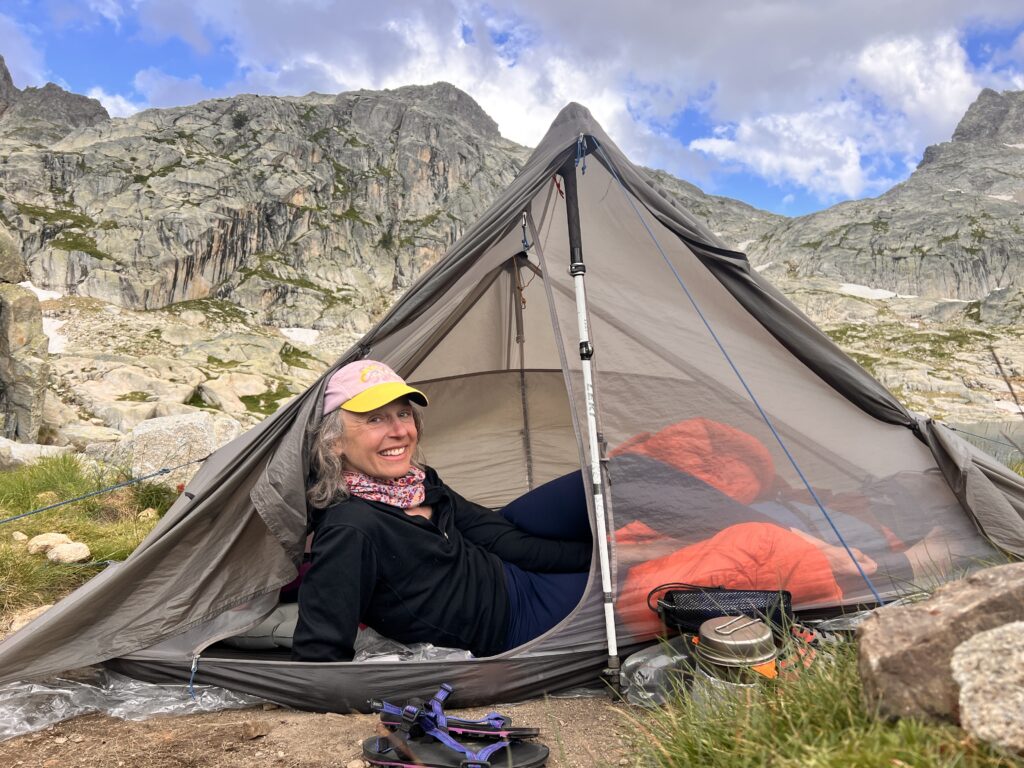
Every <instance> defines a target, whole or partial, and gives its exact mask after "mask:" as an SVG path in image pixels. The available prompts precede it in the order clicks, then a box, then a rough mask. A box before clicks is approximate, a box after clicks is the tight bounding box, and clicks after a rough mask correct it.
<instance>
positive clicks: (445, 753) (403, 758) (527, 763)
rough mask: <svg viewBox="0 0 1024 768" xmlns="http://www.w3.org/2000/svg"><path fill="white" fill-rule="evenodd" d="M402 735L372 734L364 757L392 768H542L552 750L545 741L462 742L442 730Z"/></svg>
mask: <svg viewBox="0 0 1024 768" xmlns="http://www.w3.org/2000/svg"><path fill="white" fill-rule="evenodd" d="M439 733H440V732H439ZM403 736H405V734H403V733H402V732H401V731H397V732H394V733H390V734H388V735H387V736H372V737H370V738H369V739H367V740H366V741H364V742H363V759H364V760H366V761H367V762H368V763H370V765H381V766H390V767H392V768H491V766H501V768H541V766H543V765H544V763H546V762H547V759H548V752H549V750H548V748H547V747H546V746H544V745H543V744H536V743H532V742H526V741H512V742H509V741H494V742H489V743H485V744H482V743H479V742H477V743H472V744H462V743H460V742H458V741H456V740H455V739H453V738H452V737H451V736H448V735H447V734H443V733H440V735H439V736H432V737H422V738H416V739H414V738H408V739H406V738H403ZM477 748H479V751H477ZM492 758H493V760H492Z"/></svg>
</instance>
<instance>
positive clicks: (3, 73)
mask: <svg viewBox="0 0 1024 768" xmlns="http://www.w3.org/2000/svg"><path fill="white" fill-rule="evenodd" d="M20 94H21V91H19V90H18V89H17V87H16V86H15V85H14V81H13V80H12V79H11V71H10V70H9V69H7V62H6V61H4V57H3V56H2V55H0V114H3V111H4V110H5V109H7V107H8V106H10V105H11V104H12V103H13V102H14V101H15V100H16V99H17V98H18V96H19V95H20Z"/></svg>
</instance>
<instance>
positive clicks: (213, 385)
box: [199, 373, 267, 413]
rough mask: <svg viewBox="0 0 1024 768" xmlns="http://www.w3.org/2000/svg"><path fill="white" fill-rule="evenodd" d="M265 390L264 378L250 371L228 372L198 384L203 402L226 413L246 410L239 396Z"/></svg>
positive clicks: (260, 393) (256, 393) (259, 393)
mask: <svg viewBox="0 0 1024 768" xmlns="http://www.w3.org/2000/svg"><path fill="white" fill-rule="evenodd" d="M266 391H267V381H266V379H264V378H263V377H262V376H258V375H256V374H251V373H229V374H226V375H224V376H218V377H217V378H216V379H210V380H209V381H206V382H204V383H203V384H201V385H200V386H199V395H200V397H202V398H203V400H204V401H205V402H207V403H209V404H210V405H212V406H213V407H214V408H219V409H220V410H222V411H227V412H228V413H244V412H246V411H247V410H248V408H246V405H245V403H243V402H242V400H241V399H240V398H242V397H247V396H251V395H262V394H263V393H264V392H266Z"/></svg>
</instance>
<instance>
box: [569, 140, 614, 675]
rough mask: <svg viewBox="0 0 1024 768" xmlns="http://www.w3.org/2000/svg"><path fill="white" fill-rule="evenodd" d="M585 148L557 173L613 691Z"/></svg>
mask: <svg viewBox="0 0 1024 768" xmlns="http://www.w3.org/2000/svg"><path fill="white" fill-rule="evenodd" d="M585 146H586V143H585V139H584V137H583V135H582V134H581V135H580V137H579V139H578V140H577V152H576V158H575V159H569V160H567V161H566V162H565V165H563V166H562V168H561V169H560V170H559V174H560V175H561V177H562V181H563V182H564V183H565V209H566V220H567V223H568V227H569V274H570V275H572V278H573V284H574V287H575V289H576V320H577V325H578V328H579V336H580V363H581V367H582V369H583V396H584V400H585V402H586V407H587V437H588V441H589V444H590V479H591V493H592V494H593V498H594V517H595V518H596V522H597V553H598V557H599V559H600V563H601V589H602V590H603V593H604V622H605V633H606V634H607V638H608V667H607V668H606V669H605V670H604V676H605V678H606V680H607V681H608V682H609V683H610V684H611V685H612V686H613V687H616V685H617V683H618V677H619V676H618V672H619V648H618V639H617V637H616V634H615V606H614V598H613V595H612V574H611V562H610V561H611V558H610V556H609V552H608V531H607V530H606V528H607V522H606V519H605V500H604V499H605V497H604V479H603V477H602V473H601V447H600V441H599V439H598V431H597V400H596V397H595V394H594V371H593V367H592V363H591V360H592V358H593V357H594V345H593V344H592V343H591V341H590V329H589V323H588V320H587V292H586V286H585V285H584V277H583V276H584V275H585V274H586V271H587V268H586V266H585V265H584V264H583V245H582V237H581V235H580V209H579V197H578V196H577V193H576V166H577V164H578V163H579V160H580V153H581V151H582V148H583V147H585Z"/></svg>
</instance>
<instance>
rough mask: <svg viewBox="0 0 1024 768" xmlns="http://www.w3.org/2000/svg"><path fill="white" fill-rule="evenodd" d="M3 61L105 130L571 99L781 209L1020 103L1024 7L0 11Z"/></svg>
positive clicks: (398, 4) (514, 120) (41, 0)
mask: <svg viewBox="0 0 1024 768" xmlns="http://www.w3.org/2000/svg"><path fill="white" fill-rule="evenodd" d="M0 54H2V55H4V56H5V58H6V60H7V63H8V66H9V68H10V70H11V72H12V75H13V77H14V81H15V84H16V85H18V86H19V87H25V86H29V85H41V84H43V83H45V82H46V81H48V80H52V81H54V82H57V83H58V84H60V85H63V86H64V87H66V88H69V89H70V90H74V91H76V92H79V93H87V94H90V95H92V96H95V97H96V98H99V99H100V100H101V101H102V102H103V103H104V105H105V106H106V107H107V109H108V111H110V112H111V114H112V115H115V116H127V115H130V114H131V113H133V112H134V111H138V110H140V109H144V108H147V107H166V106H177V105H181V104H188V103H193V102H195V101H198V100H200V99H203V98H212V97H220V96H227V95H232V94H236V93H241V92H256V93H267V94H303V93H307V92H309V91H312V90H316V91H320V92H326V93H335V92H339V91H345V90H351V89H356V88H389V87H396V86H399V85H406V84H412V83H430V82H435V81H437V80H447V81H448V82H451V83H453V84H455V85H456V86H458V87H460V88H462V89H463V90H465V91H466V92H468V93H469V94H470V95H472V96H473V97H474V98H475V99H476V100H477V101H478V102H479V103H480V104H481V106H482V107H483V108H484V109H485V110H486V111H487V112H488V114H490V115H491V116H492V117H494V118H495V120H497V121H498V124H499V126H500V128H501V131H502V133H503V134H504V135H505V136H506V137H508V138H510V139H513V140H514V141H518V142H520V143H523V144H527V145H533V144H535V143H536V142H537V141H538V140H539V139H540V137H541V136H542V135H543V133H544V131H545V130H546V129H547V127H548V125H549V124H550V122H551V120H552V119H553V117H554V115H555V114H556V113H557V111H558V109H560V108H561V107H562V106H564V104H565V103H566V102H568V101H578V102H580V103H582V104H585V105H586V106H588V107H589V108H590V109H591V111H592V112H593V113H594V114H595V116H596V117H597V118H598V120H599V121H601V123H602V124H603V125H604V127H605V129H606V130H607V131H608V133H609V134H610V135H611V136H612V137H613V138H614V139H615V140H616V142H617V143H618V144H619V145H620V146H621V147H622V148H623V149H624V150H625V151H626V152H627V154H628V155H629V156H630V157H631V158H632V159H633V160H634V161H636V162H639V163H642V164H644V165H648V166H652V167H656V168H662V169H664V170H667V171H669V172H670V173H673V174H675V175H676V176H679V177H680V178H684V179H686V180H688V181H691V182H693V183H695V184H697V185H698V186H700V187H701V188H703V189H705V190H706V191H708V192H712V193H715V194H722V195H727V196H729V197H734V198H738V199H740V200H744V201H746V202H748V203H750V204H752V205H755V206H757V207H759V208H765V209H768V210H771V211H775V212H777V213H783V214H787V215H799V214H802V213H807V212H810V211H814V210H818V209H821V208H824V207H827V206H829V205H833V204H835V203H837V202H840V201H842V200H847V199H852V198H860V197H866V196H872V195H877V194H880V193H881V192H883V191H885V190H886V189H888V188H889V187H891V186H892V185H893V184H895V183H897V182H899V181H901V180H902V179H904V178H906V177H907V175H908V174H909V173H910V172H911V171H912V170H913V168H914V167H915V165H916V163H917V162H918V160H919V159H920V157H921V154H922V153H923V151H924V148H925V147H926V146H928V145H929V144H933V143H936V142H940V141H946V140H948V139H949V137H950V135H951V134H952V131H953V129H954V128H955V126H956V123H957V121H958V120H959V118H960V116H961V115H962V114H963V112H964V110H966V108H967V107H968V106H969V104H970V103H971V102H972V101H973V100H974V98H975V97H976V96H977V93H978V91H979V90H980V89H981V88H983V87H991V88H995V89H997V90H1006V89H1024V3H1021V2H1020V1H1019V0H1013V1H1012V2H1011V1H1010V0H972V2H971V3H963V2H961V1H960V0H901V1H900V2H892V0H884V1H883V0H856V1H854V0H827V1H825V0H785V1H784V0H732V2H728V3H723V2H718V0H688V2H667V1H660V2H659V1H656V0H632V1H631V2H630V3H623V4H615V6H614V7H605V8H599V7H596V6H594V5H593V4H592V3H584V2H580V0H561V1H560V2H557V3H552V2H551V0H517V2H515V3H513V2H506V1H505V0H491V2H487V3H479V2H472V1H471V0H444V1H441V0H419V1H418V2H413V1H412V0H390V1H389V2H387V3H373V4H371V3H365V2H358V3H357V2H343V1H341V0H216V1H215V0H0Z"/></svg>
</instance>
